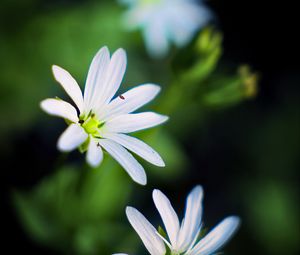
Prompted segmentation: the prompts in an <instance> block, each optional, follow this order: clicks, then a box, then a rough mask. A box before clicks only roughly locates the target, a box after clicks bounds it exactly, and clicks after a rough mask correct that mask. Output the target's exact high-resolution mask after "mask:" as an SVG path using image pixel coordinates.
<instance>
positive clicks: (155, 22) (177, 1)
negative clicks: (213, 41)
mask: <svg viewBox="0 0 300 255" xmlns="http://www.w3.org/2000/svg"><path fill="white" fill-rule="evenodd" d="M119 2H121V3H122V4H124V5H127V6H128V11H127V12H126V15H125V21H126V25H127V28H129V29H132V30H135V29H140V30H142V33H143V37H144V41H145V44H146V47H147V49H148V51H149V53H150V55H151V56H154V57H162V56H164V55H166V54H167V52H168V50H169V48H170V44H171V43H174V44H175V45H176V46H177V47H183V46H185V45H186V44H187V43H189V42H190V41H191V39H192V38H193V36H194V35H195V33H196V32H197V31H198V30H199V29H201V28H202V27H203V26H205V25H206V24H207V23H208V22H209V20H210V19H211V17H212V14H211V12H210V11H209V10H208V8H207V7H206V6H204V4H203V1H196V0H119ZM199 2H200V3H199Z"/></svg>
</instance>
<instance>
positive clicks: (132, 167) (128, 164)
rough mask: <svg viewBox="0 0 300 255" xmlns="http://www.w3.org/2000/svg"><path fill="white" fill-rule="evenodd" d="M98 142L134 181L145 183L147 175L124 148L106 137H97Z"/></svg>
mask: <svg viewBox="0 0 300 255" xmlns="http://www.w3.org/2000/svg"><path fill="white" fill-rule="evenodd" d="M98 142H99V143H100V145H101V146H102V147H103V148H104V149H105V150H106V151H107V152H108V153H109V154H110V155H111V156H112V157H113V158H114V159H115V160H116V161H118V162H119V164H120V165H121V166H122V167H123V168H124V169H125V170H126V171H127V173H128V174H129V175H130V177H131V178H132V179H133V180H134V181H135V182H137V183H139V184H141V185H146V183H147V177H146V173H145V170H144V168H143V167H142V166H141V164H140V163H139V162H137V160H136V159H135V158H134V157H133V156H132V155H131V154H130V153H129V152H128V151H127V150H126V149H125V148H123V147H122V146H121V145H119V144H117V143H116V142H114V141H111V140H108V139H99V140H98Z"/></svg>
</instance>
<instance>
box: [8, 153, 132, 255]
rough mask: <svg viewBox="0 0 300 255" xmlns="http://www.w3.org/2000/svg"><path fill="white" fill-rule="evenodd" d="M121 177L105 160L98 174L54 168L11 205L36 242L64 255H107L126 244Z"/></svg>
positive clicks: (125, 193) (126, 188)
mask: <svg viewBox="0 0 300 255" xmlns="http://www.w3.org/2000/svg"><path fill="white" fill-rule="evenodd" d="M124 176H126V173H125V172H124V171H120V169H119V167H117V163H116V162H115V161H113V160H112V159H111V158H109V157H107V158H106V160H105V161H104V162H103V165H102V167H101V169H89V168H87V169H80V168H76V167H63V168H60V169H58V170H57V172H56V173H55V174H53V175H52V176H51V177H48V178H46V179H45V180H43V181H41V182H40V184H39V185H37V186H36V187H35V188H34V189H33V190H32V191H30V192H15V193H14V198H15V199H14V200H15V204H16V207H17V209H18V212H19V216H20V218H21V219H22V222H23V225H24V227H25V228H26V229H27V230H28V231H29V233H30V235H31V237H32V238H33V239H35V240H36V241H38V242H40V243H42V244H45V245H47V246H49V247H52V249H57V250H61V251H64V252H67V253H70V254H100V253H102V252H104V251H105V254H110V253H112V252H113V251H114V250H113V249H118V248H119V249H121V248H124V245H125V246H126V245H128V244H126V243H128V242H129V241H130V235H128V227H129V226H127V225H126V226H124V225H122V224H121V223H120V218H121V216H122V215H123V212H124V208H125V206H126V204H127V202H128V199H129V195H130V192H131V180H129V178H125V177H124ZM126 177H127V176H126ZM124 237H125V238H124ZM112 248H113V249H112Z"/></svg>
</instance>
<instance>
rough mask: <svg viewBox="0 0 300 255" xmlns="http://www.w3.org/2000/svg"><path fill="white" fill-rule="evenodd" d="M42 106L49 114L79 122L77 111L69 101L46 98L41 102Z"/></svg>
mask: <svg viewBox="0 0 300 255" xmlns="http://www.w3.org/2000/svg"><path fill="white" fill-rule="evenodd" d="M40 106H41V108H42V109H43V110H44V111H45V112H46V113H48V114H50V115H54V116H58V117H62V118H64V119H68V120H70V121H72V122H77V121H78V117H77V111H76V109H75V108H74V107H73V106H72V105H71V104H69V103H67V102H65V101H63V100H58V99H52V98H49V99H45V100H43V101H42V102H41V104H40Z"/></svg>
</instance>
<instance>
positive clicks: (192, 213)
mask: <svg viewBox="0 0 300 255" xmlns="http://www.w3.org/2000/svg"><path fill="white" fill-rule="evenodd" d="M202 198H203V189H202V187H201V186H196V187H195V188H194V189H193V190H192V191H191V192H190V194H189V195H188V197H187V202H186V209H185V216H184V221H183V222H182V225H181V228H180V232H179V239H178V245H179V246H178V247H177V248H178V249H179V250H186V249H187V248H188V247H190V246H191V244H192V243H193V241H194V240H195V238H196V236H197V235H198V232H199V228H200V225H201V218H202Z"/></svg>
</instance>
